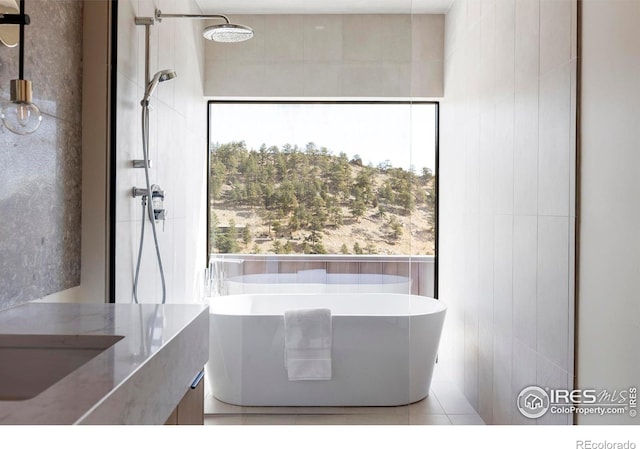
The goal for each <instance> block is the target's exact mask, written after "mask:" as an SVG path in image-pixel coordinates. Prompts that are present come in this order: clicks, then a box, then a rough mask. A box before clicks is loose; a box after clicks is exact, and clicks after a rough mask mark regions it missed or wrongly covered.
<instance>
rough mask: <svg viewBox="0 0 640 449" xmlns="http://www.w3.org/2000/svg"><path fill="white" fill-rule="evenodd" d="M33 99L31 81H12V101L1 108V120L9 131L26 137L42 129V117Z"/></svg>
mask: <svg viewBox="0 0 640 449" xmlns="http://www.w3.org/2000/svg"><path fill="white" fill-rule="evenodd" d="M31 97H32V94H31V81H29V80H11V100H10V101H7V102H5V103H4V104H3V105H2V108H0V119H2V124H3V125H4V126H5V127H6V128H7V129H8V130H9V131H11V132H13V133H16V134H20V135H25V134H31V133H32V132H34V131H36V130H37V129H38V128H39V127H40V123H41V122H42V115H41V114H40V109H38V107H37V106H36V105H35V104H33V103H32V102H31Z"/></svg>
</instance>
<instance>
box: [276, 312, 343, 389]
mask: <svg viewBox="0 0 640 449" xmlns="http://www.w3.org/2000/svg"><path fill="white" fill-rule="evenodd" d="M331 333H332V331H331V310H329V309H300V310H287V311H285V312H284V365H285V368H286V369H287V374H288V376H289V380H329V379H331Z"/></svg>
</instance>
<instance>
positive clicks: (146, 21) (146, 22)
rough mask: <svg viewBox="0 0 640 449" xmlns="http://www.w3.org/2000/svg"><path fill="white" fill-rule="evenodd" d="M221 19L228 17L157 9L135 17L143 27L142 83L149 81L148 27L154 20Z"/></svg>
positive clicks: (146, 83) (136, 22) (154, 22)
mask: <svg viewBox="0 0 640 449" xmlns="http://www.w3.org/2000/svg"><path fill="white" fill-rule="evenodd" d="M165 18H168V19H183V18H188V19H223V20H224V21H225V22H227V23H231V22H229V18H228V17H227V16H223V15H221V14H163V12H162V11H160V10H159V9H156V10H155V13H154V16H153V17H136V18H135V24H136V25H141V26H144V27H145V51H144V52H145V57H144V60H145V69H144V72H145V82H144V85H145V86H148V85H149V82H150V81H151V73H150V71H149V35H150V33H151V30H150V27H151V26H153V25H155V24H156V22H158V23H159V22H162V19H165Z"/></svg>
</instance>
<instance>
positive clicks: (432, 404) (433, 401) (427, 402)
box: [409, 394, 445, 415]
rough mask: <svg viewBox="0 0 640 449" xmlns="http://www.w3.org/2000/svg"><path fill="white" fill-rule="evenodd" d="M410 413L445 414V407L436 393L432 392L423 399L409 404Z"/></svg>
mask: <svg viewBox="0 0 640 449" xmlns="http://www.w3.org/2000/svg"><path fill="white" fill-rule="evenodd" d="M409 414H410V415H444V414H445V413H444V409H443V408H442V406H441V405H440V402H438V399H437V398H436V396H435V395H434V394H430V395H429V396H427V397H426V398H424V399H423V400H422V401H418V402H414V403H413V404H410V405H409Z"/></svg>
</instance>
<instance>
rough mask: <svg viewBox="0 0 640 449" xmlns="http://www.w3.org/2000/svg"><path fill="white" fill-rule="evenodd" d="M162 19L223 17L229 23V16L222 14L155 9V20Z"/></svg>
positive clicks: (159, 20) (160, 20)
mask: <svg viewBox="0 0 640 449" xmlns="http://www.w3.org/2000/svg"><path fill="white" fill-rule="evenodd" d="M162 19H224V20H225V21H226V22H227V23H231V22H229V18H228V17H227V16H223V15H222V14H164V13H163V12H162V11H160V10H159V9H156V13H155V20H156V21H158V22H162Z"/></svg>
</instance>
